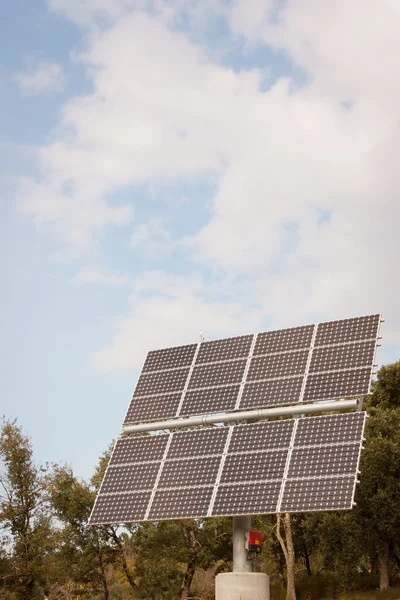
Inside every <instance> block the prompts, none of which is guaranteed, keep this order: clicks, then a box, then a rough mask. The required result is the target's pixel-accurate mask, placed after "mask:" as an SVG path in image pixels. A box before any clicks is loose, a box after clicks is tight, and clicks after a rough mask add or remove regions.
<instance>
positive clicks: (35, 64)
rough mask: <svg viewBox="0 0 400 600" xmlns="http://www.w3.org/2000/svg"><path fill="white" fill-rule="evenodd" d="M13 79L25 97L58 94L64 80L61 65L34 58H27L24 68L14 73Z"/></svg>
mask: <svg viewBox="0 0 400 600" xmlns="http://www.w3.org/2000/svg"><path fill="white" fill-rule="evenodd" d="M13 79H14V81H15V82H16V83H17V84H18V86H19V88H20V90H21V92H22V93H23V94H26V95H36V94H42V93H44V92H59V91H61V90H62V89H63V87H64V80H65V78H64V71H63V68H62V66H61V65H59V64H58V63H56V62H52V61H45V60H38V59H35V58H29V59H28V60H27V65H26V68H25V69H24V70H23V71H21V72H19V73H15V74H14V76H13Z"/></svg>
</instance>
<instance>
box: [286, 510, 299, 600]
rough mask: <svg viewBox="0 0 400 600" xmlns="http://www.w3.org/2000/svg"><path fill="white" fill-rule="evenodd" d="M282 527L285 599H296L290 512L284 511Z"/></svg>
mask: <svg viewBox="0 0 400 600" xmlns="http://www.w3.org/2000/svg"><path fill="white" fill-rule="evenodd" d="M283 527H284V529H285V537H286V548H287V561H286V577H287V588H286V600H296V588H295V583H294V565H295V559H296V557H295V553H294V544H293V535H292V523H291V520H290V513H285V519H284V521H283Z"/></svg>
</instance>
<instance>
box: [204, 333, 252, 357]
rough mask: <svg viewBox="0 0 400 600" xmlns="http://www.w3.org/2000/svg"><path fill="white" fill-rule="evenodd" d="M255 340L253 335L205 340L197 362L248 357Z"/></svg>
mask: <svg viewBox="0 0 400 600" xmlns="http://www.w3.org/2000/svg"><path fill="white" fill-rule="evenodd" d="M252 340H253V336H252V335H243V336H240V337H233V338H228V339H224V340H213V341H211V342H203V343H202V344H201V346H200V351H199V354H198V356H197V360H196V364H202V363H208V362H218V361H222V360H231V359H233V358H247V356H248V354H249V350H250V346H251V342H252Z"/></svg>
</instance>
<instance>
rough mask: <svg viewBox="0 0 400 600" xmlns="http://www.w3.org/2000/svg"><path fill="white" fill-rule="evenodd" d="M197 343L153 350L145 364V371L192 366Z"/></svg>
mask: <svg viewBox="0 0 400 600" xmlns="http://www.w3.org/2000/svg"><path fill="white" fill-rule="evenodd" d="M196 349H197V344H190V345H189V346H177V347H175V348H165V349H163V350H151V351H150V352H149V353H148V355H147V358H146V361H145V363H144V366H143V373H145V372H147V371H160V370H161V371H162V370H164V369H175V368H177V367H190V365H191V364H192V361H193V358H194V355H195V352H196Z"/></svg>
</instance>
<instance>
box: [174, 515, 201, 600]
mask: <svg viewBox="0 0 400 600" xmlns="http://www.w3.org/2000/svg"><path fill="white" fill-rule="evenodd" d="M182 526H183V535H184V537H185V540H186V543H187V545H188V550H189V560H188V562H187V566H186V572H185V575H184V578H183V581H182V586H181V593H180V596H179V598H180V600H187V598H189V594H190V586H191V585H192V581H193V577H194V573H195V570H196V563H197V558H198V555H199V550H200V545H199V543H198V542H197V540H196V536H195V534H194V531H193V527H190V526H187V525H182Z"/></svg>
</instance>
